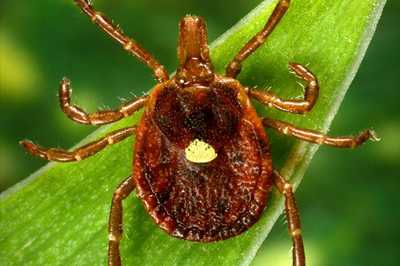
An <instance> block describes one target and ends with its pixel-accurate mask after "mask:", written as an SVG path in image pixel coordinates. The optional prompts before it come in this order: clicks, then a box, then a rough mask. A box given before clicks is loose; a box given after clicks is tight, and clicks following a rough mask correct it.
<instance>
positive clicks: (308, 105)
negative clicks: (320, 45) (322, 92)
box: [248, 63, 319, 114]
mask: <svg viewBox="0 0 400 266" xmlns="http://www.w3.org/2000/svg"><path fill="white" fill-rule="evenodd" d="M289 66H290V69H291V70H293V71H294V73H295V74H296V75H297V76H298V77H299V78H301V79H303V80H304V81H306V82H307V83H308V84H307V87H306V89H305V93H304V99H294V100H283V99H280V98H279V97H277V96H276V95H274V94H272V93H269V92H266V91H257V90H253V89H249V90H248V94H249V96H250V97H252V98H254V99H256V100H257V101H259V102H261V103H263V104H266V105H268V106H270V107H275V108H277V109H279V110H282V111H285V112H290V113H296V114H304V113H306V112H309V111H310V110H311V109H312V108H313V107H314V104H315V102H316V100H317V98H318V94H319V85H318V81H317V79H316V77H315V76H314V74H313V73H311V71H309V70H308V69H307V68H306V67H304V66H302V65H300V64H295V63H290V64H289Z"/></svg>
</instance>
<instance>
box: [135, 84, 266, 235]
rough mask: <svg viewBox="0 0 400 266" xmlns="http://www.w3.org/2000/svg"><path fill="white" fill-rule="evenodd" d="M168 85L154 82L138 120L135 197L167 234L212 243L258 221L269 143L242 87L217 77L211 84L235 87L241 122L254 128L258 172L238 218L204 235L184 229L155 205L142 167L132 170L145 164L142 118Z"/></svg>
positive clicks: (263, 192) (263, 195)
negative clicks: (241, 113)
mask: <svg viewBox="0 0 400 266" xmlns="http://www.w3.org/2000/svg"><path fill="white" fill-rule="evenodd" d="M170 86H173V84H170V83H165V84H160V85H157V86H156V88H155V89H154V90H153V91H152V93H151V95H150V99H149V102H148V103H149V104H148V105H147V109H146V111H145V114H144V115H143V117H142V120H141V122H140V124H139V127H138V130H137V142H136V147H135V162H134V180H135V182H136V188H137V196H138V198H140V199H141V201H142V202H143V204H144V207H145V209H146V210H147V212H148V213H149V214H150V215H151V217H152V218H153V219H154V221H155V223H156V224H157V225H158V226H159V227H160V228H162V229H163V230H164V231H166V232H167V233H168V234H170V235H172V236H174V237H177V238H180V239H185V240H190V241H196V242H212V241H218V240H223V239H227V238H231V237H234V236H236V235H239V234H241V233H243V232H244V231H246V230H247V229H248V228H249V227H250V226H251V225H253V224H254V223H256V222H257V221H258V219H259V218H260V216H261V214H262V211H263V209H264V208H265V205H266V201H267V197H268V194H269V192H270V190H271V187H272V179H271V173H272V162H271V157H270V154H269V143H268V138H267V135H266V133H265V131H264V128H263V126H262V123H261V120H260V118H259V117H258V116H257V113H256V111H255V110H254V108H253V107H252V105H251V103H250V100H249V98H248V97H247V94H246V92H245V90H244V89H243V88H242V86H241V85H240V83H239V82H237V81H233V80H232V79H225V78H220V80H219V81H217V82H215V83H214V84H213V86H216V87H218V86H222V87H224V86H229V87H231V88H232V89H236V90H237V92H238V93H237V99H238V102H239V103H240V105H241V108H242V110H243V113H244V115H243V119H244V121H245V122H247V123H249V124H251V125H252V127H251V130H253V131H255V134H254V136H255V137H256V140H255V141H257V143H259V145H258V150H259V152H260V158H261V161H260V167H261V170H260V171H261V174H260V175H259V176H258V177H257V178H256V181H255V182H256V184H255V188H254V190H253V192H252V199H251V202H250V203H248V204H247V205H246V206H247V207H248V208H247V211H246V212H244V213H242V215H241V216H240V217H237V216H236V217H235V215H232V217H231V218H232V220H233V221H234V222H232V223H231V224H229V226H225V227H224V228H220V229H219V231H218V232H216V233H215V235H212V236H210V235H206V233H203V234H201V233H199V232H198V231H197V232H196V230H195V229H187V228H185V225H180V224H177V222H176V221H175V219H174V218H173V217H172V216H171V215H170V214H169V213H168V211H167V210H166V209H165V207H163V206H162V205H160V204H159V200H158V199H157V198H156V196H155V194H154V192H152V190H151V189H152V188H151V187H152V186H151V185H150V184H147V183H146V182H147V181H146V180H145V179H146V178H143V177H142V176H141V175H140V173H139V172H140V171H142V170H143V169H142V170H140V171H139V170H138V169H136V168H137V167H138V166H139V167H146V164H142V165H140V163H139V161H141V159H140V158H141V157H142V156H143V152H144V151H143V149H142V147H143V145H142V143H140V142H141V140H143V139H144V138H145V136H144V134H147V129H146V123H148V122H149V121H146V119H149V117H148V116H149V115H151V112H152V108H153V107H154V103H155V101H156V99H157V96H158V94H159V92H161V91H162V90H163V89H165V88H166V87H170ZM143 158H144V157H143ZM144 172H146V169H144ZM142 173H143V171H142Z"/></svg>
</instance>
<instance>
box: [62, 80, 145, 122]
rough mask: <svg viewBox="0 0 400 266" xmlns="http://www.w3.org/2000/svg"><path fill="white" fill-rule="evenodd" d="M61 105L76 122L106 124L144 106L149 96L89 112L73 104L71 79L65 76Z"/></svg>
mask: <svg viewBox="0 0 400 266" xmlns="http://www.w3.org/2000/svg"><path fill="white" fill-rule="evenodd" d="M59 97H60V107H61V109H62V110H63V112H64V113H65V114H66V115H67V116H68V117H69V118H70V119H72V120H74V121H75V122H78V123H81V124H87V125H104V124H109V123H112V122H115V121H118V120H120V119H122V118H124V117H127V116H129V115H131V114H133V113H134V112H135V111H137V110H139V109H141V108H142V107H144V105H145V104H146V101H147V98H148V97H147V96H143V97H139V98H136V99H134V100H132V101H130V102H127V103H125V104H124V105H122V106H121V107H120V108H119V109H118V110H107V111H99V112H95V113H91V114H88V113H86V112H85V111H84V110H82V109H81V108H79V107H77V106H76V105H71V88H70V81H69V80H68V79H66V78H64V79H63V80H62V81H61V85H60V92H59Z"/></svg>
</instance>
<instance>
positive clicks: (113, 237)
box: [108, 177, 135, 266]
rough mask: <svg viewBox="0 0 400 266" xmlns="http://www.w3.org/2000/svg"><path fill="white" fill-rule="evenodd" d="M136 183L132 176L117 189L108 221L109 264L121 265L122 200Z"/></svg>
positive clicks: (110, 265)
mask: <svg viewBox="0 0 400 266" xmlns="http://www.w3.org/2000/svg"><path fill="white" fill-rule="evenodd" d="M134 188H135V185H134V183H133V179H132V177H128V178H127V179H126V180H125V181H124V182H122V183H121V184H120V185H119V186H118V188H117V190H115V192H114V195H113V199H112V203H111V211H110V218H109V221H108V265H109V266H120V265H121V256H120V253H119V243H120V241H121V238H122V226H123V224H122V217H123V215H122V212H123V210H122V200H124V199H125V198H126V197H128V196H129V194H131V192H132V191H133V190H134Z"/></svg>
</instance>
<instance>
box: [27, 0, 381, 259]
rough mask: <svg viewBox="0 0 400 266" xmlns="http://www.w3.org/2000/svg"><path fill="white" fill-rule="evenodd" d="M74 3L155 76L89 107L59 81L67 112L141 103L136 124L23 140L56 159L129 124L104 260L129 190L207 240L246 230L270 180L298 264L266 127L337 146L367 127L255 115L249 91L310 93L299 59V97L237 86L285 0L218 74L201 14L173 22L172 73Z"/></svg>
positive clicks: (91, 150)
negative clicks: (77, 140) (86, 139)
mask: <svg viewBox="0 0 400 266" xmlns="http://www.w3.org/2000/svg"><path fill="white" fill-rule="evenodd" d="M75 3H76V5H77V6H78V7H79V8H80V9H81V10H82V11H83V12H84V13H85V14H86V15H88V16H89V18H90V19H91V20H92V21H93V22H94V23H95V24H96V25H97V26H99V27H100V28H101V29H102V30H104V31H105V32H106V33H107V34H108V35H110V36H111V37H112V38H114V39H115V40H116V41H118V42H119V43H120V44H121V45H122V47H123V48H124V49H125V50H127V51H128V52H129V53H131V54H133V55H134V56H136V57H137V58H139V59H140V60H141V61H142V62H143V63H145V64H146V65H147V66H148V67H150V68H151V69H152V70H153V73H154V76H155V77H156V79H157V81H158V83H157V85H155V87H154V88H153V90H152V91H151V92H150V94H149V95H147V96H143V97H140V98H137V99H135V100H132V101H130V102H128V103H126V104H124V105H122V106H121V107H120V108H119V109H118V110H108V111H99V112H95V113H91V114H88V113H86V112H85V111H83V110H82V109H81V108H79V107H77V106H75V105H72V104H71V103H70V100H71V99H70V93H71V89H70V82H69V81H68V80H67V79H63V80H62V82H61V86H60V94H59V98H60V106H61V109H62V111H63V112H64V113H65V114H66V115H67V116H68V117H69V118H70V119H72V120H73V121H75V122H78V123H82V124H87V125H104V124H108V123H112V122H115V121H118V120H120V119H122V118H124V117H127V116H130V115H132V114H133V113H134V112H136V111H137V110H139V109H141V108H145V112H144V115H143V116H142V118H141V121H140V123H139V125H138V126H137V127H136V126H132V127H128V128H123V129H119V130H116V131H114V132H111V133H109V134H107V135H106V136H105V137H104V138H102V139H100V140H98V141H95V142H92V143H89V144H87V145H85V146H83V147H81V148H78V149H76V150H73V151H64V150H60V149H54V148H51V149H45V148H41V147H39V146H37V145H35V144H33V143H32V142H30V141H26V140H24V141H22V142H21V144H22V145H23V147H24V148H25V149H26V150H28V151H29V152H30V153H31V154H33V155H35V156H39V157H41V158H43V159H46V160H50V161H59V162H70V161H79V160H83V159H85V158H87V157H89V156H92V155H94V154H95V153H97V152H99V151H100V150H102V149H104V148H105V147H106V146H108V145H110V144H114V143H117V142H119V141H121V140H123V139H125V138H127V137H129V136H132V135H133V134H136V144H135V154H134V161H133V171H132V175H131V176H129V177H128V178H127V179H126V180H125V181H123V182H122V183H121V184H120V185H119V187H118V188H117V189H116V190H115V192H114V195H113V198H112V204H111V211H110V217H109V227H108V231H109V240H108V241H109V242H108V243H109V244H108V245H109V249H108V263H109V265H121V258H120V252H119V244H120V240H121V237H122V200H123V199H125V198H126V197H128V195H129V194H130V193H131V192H132V191H133V190H136V193H137V196H138V197H139V198H140V199H141V200H142V202H143V204H144V206H145V208H146V210H147V212H148V213H149V214H150V215H151V217H152V218H153V219H154V221H155V223H156V224H157V225H158V226H159V227H160V228H162V229H163V230H164V231H166V232H167V233H168V234H170V235H172V236H174V237H177V238H181V239H185V240H191V241H199V242H212V241H219V240H224V239H227V238H231V237H234V236H236V235H239V234H241V233H242V232H244V231H246V230H247V229H248V228H249V227H251V226H252V225H253V224H254V223H256V222H257V221H258V219H259V218H260V216H261V214H262V212H263V210H264V208H265V206H266V203H267V199H268V195H269V193H270V191H271V189H272V187H273V186H276V187H277V189H278V190H279V191H280V192H281V193H282V194H283V195H284V197H285V201H286V204H285V208H286V216H287V219H288V228H289V234H290V236H291V237H292V241H293V265H296V266H302V265H305V256H304V248H303V240H302V235H301V227H300V219H299V212H298V209H297V207H296V202H295V198H294V194H293V189H292V186H291V184H290V183H289V182H287V181H286V180H285V178H284V177H282V176H281V175H280V174H279V173H278V171H276V170H274V169H273V166H272V159H271V153H270V148H269V141H268V137H267V135H266V133H265V131H264V127H269V128H274V129H276V130H277V131H278V132H280V133H282V134H285V135H288V136H292V137H296V138H298V139H301V140H305V141H309V142H313V143H317V144H326V145H330V146H335V147H341V148H355V147H357V146H359V145H361V144H362V143H364V142H365V141H366V140H368V139H372V140H376V137H375V135H374V132H373V131H370V130H365V131H363V132H362V133H361V134H360V135H358V136H356V137H328V136H325V135H323V134H321V133H318V132H315V131H312V130H307V129H300V128H296V127H295V126H294V125H292V124H289V123H286V122H283V121H278V120H274V119H271V118H267V117H259V116H258V115H257V113H256V111H255V109H254V107H253V106H252V104H251V101H250V99H255V100H257V101H259V102H261V103H263V104H265V105H267V106H269V107H274V108H277V109H279V110H282V111H286V112H291V113H296V114H304V113H306V112H308V111H310V110H311V109H312V108H313V106H314V104H315V102H316V100H317V98H318V92H319V85H318V81H317V78H316V77H315V76H314V74H313V73H311V71H310V70H308V69H307V68H306V67H305V66H303V65H301V64H297V63H290V64H289V66H290V68H291V70H293V72H294V73H295V74H296V75H297V76H298V77H299V78H301V79H303V81H304V82H305V83H306V88H305V94H304V98H303V99H289V100H285V99H281V98H279V97H278V96H277V95H274V94H272V93H270V92H266V91H259V90H256V89H253V88H249V87H246V86H243V85H242V84H241V83H240V82H239V81H238V80H236V79H235V78H236V77H237V75H238V74H239V72H240V69H241V64H242V62H243V61H244V60H245V59H246V58H247V57H249V56H250V55H251V54H252V53H253V52H254V51H255V50H256V49H257V48H259V47H260V46H261V45H262V44H263V43H264V42H265V41H266V39H267V38H268V36H269V35H270V34H271V32H272V31H273V29H274V28H275V26H276V25H277V24H278V23H279V21H280V20H281V18H282V17H283V16H284V14H285V13H286V11H287V9H288V8H289V3H290V1H289V0H281V1H279V2H278V4H277V6H276V7H275V9H274V11H273V13H272V15H271V17H270V18H269V20H268V21H267V22H266V24H265V26H264V27H263V28H262V29H261V30H260V31H259V32H258V33H257V34H256V35H255V36H254V37H253V38H252V39H251V40H249V41H248V42H247V43H246V44H245V45H244V46H243V48H242V49H241V50H240V51H239V52H238V54H237V55H236V56H235V57H234V58H233V60H232V61H231V62H230V63H229V64H228V66H227V68H226V71H225V74H224V75H220V74H217V73H215V72H214V70H213V65H212V62H211V60H210V56H209V49H208V44H207V31H206V26H205V23H204V21H203V19H202V18H200V17H195V16H186V17H184V18H183V19H182V20H181V21H180V24H179V29H180V33H179V44H178V59H179V66H178V68H177V71H176V74H175V75H174V76H173V77H171V78H170V76H169V74H168V73H167V71H166V70H165V68H164V67H163V66H162V65H161V64H160V63H159V62H158V61H157V60H156V59H155V58H154V57H153V56H152V55H151V54H150V53H148V52H147V51H146V50H144V49H143V48H142V47H141V46H139V44H138V43H137V42H136V41H134V40H133V39H130V38H129V37H127V36H125V35H124V34H123V32H122V30H120V29H119V28H118V27H117V26H116V25H114V24H112V23H111V22H110V20H109V19H107V18H106V17H105V16H103V15H102V14H101V13H99V12H97V11H95V10H94V9H93V7H92V5H91V4H90V3H89V2H88V1H87V0H75Z"/></svg>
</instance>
